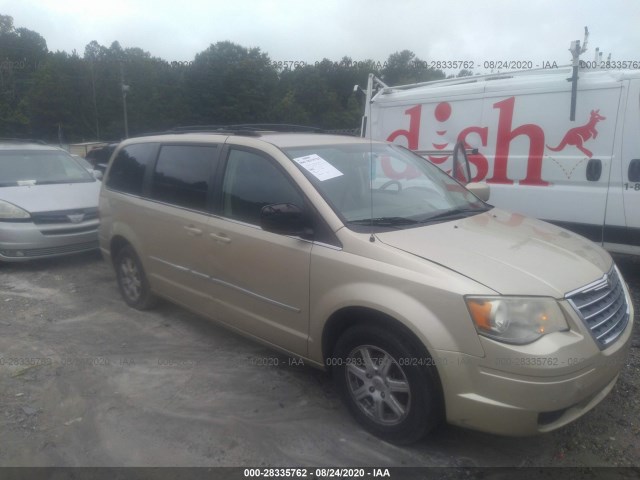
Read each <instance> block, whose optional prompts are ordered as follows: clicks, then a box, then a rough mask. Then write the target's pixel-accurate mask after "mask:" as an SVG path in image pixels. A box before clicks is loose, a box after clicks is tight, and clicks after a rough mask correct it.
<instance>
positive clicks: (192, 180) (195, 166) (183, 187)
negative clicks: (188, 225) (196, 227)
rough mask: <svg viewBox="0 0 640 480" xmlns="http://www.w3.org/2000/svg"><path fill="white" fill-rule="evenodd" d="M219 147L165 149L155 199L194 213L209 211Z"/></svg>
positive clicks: (160, 158) (153, 186) (154, 182)
mask: <svg viewBox="0 0 640 480" xmlns="http://www.w3.org/2000/svg"><path fill="white" fill-rule="evenodd" d="M216 151H217V147H216V146H211V145H208V146H203V145H164V146H163V147H162V148H161V149H160V154H159V155H158V162H157V163H156V169H155V171H154V172H153V179H152V181H151V182H152V183H151V198H153V199H155V200H159V201H161V202H166V203H170V204H172V205H177V206H179V207H185V208H190V209H193V210H200V211H206V210H207V193H208V191H209V185H210V184H211V176H212V172H213V169H214V167H215V165H214V161H215V159H216V158H217V154H216Z"/></svg>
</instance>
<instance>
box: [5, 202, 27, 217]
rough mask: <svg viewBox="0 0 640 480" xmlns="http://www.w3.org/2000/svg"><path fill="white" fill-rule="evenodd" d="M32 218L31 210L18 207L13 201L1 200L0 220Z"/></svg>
mask: <svg viewBox="0 0 640 480" xmlns="http://www.w3.org/2000/svg"><path fill="white" fill-rule="evenodd" d="M27 218H31V215H29V212H27V211H26V210H24V209H22V208H20V207H16V206H15V205H14V204H13V203H9V202H6V201H4V200H0V221H3V220H4V221H7V220H25V219H27Z"/></svg>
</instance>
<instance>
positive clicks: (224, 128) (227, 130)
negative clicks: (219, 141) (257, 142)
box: [141, 123, 326, 137]
mask: <svg viewBox="0 0 640 480" xmlns="http://www.w3.org/2000/svg"><path fill="white" fill-rule="evenodd" d="M264 132H283V133H284V132H297V133H305V132H306V133H326V130H324V129H322V128H318V127H309V126H306V125H293V124H287V123H239V124H230V125H185V126H178V127H173V128H170V129H168V130H165V131H163V132H149V133H144V134H141V136H144V137H148V136H152V135H167V134H171V133H174V134H175V133H185V134H186V133H212V134H216V133H217V134H222V135H224V134H227V135H246V136H252V137H254V136H255V137H258V136H260V135H261V134H262V133H264Z"/></svg>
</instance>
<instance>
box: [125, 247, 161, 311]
mask: <svg viewBox="0 0 640 480" xmlns="http://www.w3.org/2000/svg"><path fill="white" fill-rule="evenodd" d="M115 270H116V276H117V278H118V287H120V293H121V294H122V298H123V299H124V301H125V302H126V303H127V305H129V306H130V307H133V308H136V309H138V310H147V309H149V308H152V307H153V306H154V305H155V304H156V300H157V299H156V297H155V295H153V294H152V293H151V289H150V288H149V282H148V281H147V277H146V275H145V273H144V269H143V268H142V263H140V259H139V258H138V255H136V252H135V251H134V250H133V248H132V247H131V246H129V245H127V246H125V247H122V249H121V250H120V251H119V252H118V254H117V255H116V259H115Z"/></svg>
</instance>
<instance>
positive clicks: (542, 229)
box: [100, 130, 633, 443]
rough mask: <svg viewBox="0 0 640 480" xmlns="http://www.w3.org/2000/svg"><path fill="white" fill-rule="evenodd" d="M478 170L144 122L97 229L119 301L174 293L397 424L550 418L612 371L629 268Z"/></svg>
mask: <svg viewBox="0 0 640 480" xmlns="http://www.w3.org/2000/svg"><path fill="white" fill-rule="evenodd" d="M460 152H462V153H460ZM458 154H461V155H462V156H463V157H464V152H463V151H462V150H458V152H457V153H456V155H458ZM456 160H457V159H456ZM461 161H462V160H461ZM467 187H468V189H467V188H465V187H463V186H462V185H461V184H460V183H458V182H457V181H456V180H454V179H453V178H451V177H450V176H448V175H447V174H445V173H443V172H442V171H441V170H439V169H438V168H437V167H435V166H433V165H432V164H430V163H429V162H428V161H426V160H424V159H423V158H422V157H420V156H418V155H416V154H414V153H412V152H410V151H409V150H407V149H404V148H402V147H400V146H397V145H392V144H388V143H385V142H371V141H368V140H365V139H361V138H354V137H346V136H337V135H324V134H317V133H278V132H267V131H244V130H237V131H232V130H230V131H226V132H224V131H217V132H196V133H194V132H188V131H184V132H180V133H170V134H162V135H155V136H146V137H140V138H132V139H129V140H126V141H124V142H122V143H121V144H120V145H119V146H118V148H117V149H116V151H115V152H114V154H113V156H112V158H111V161H110V163H109V167H108V169H107V171H106V175H105V178H104V181H103V186H102V190H101V196H100V219H101V224H100V245H101V250H102V252H103V254H104V256H105V258H107V259H109V260H110V261H111V262H112V263H113V266H114V268H115V271H116V275H117V281H118V284H119V287H120V291H121V293H122V296H123V298H124V300H125V301H126V302H127V304H129V305H130V306H132V307H134V308H138V309H145V308H149V307H151V306H152V305H153V303H154V299H155V298H157V297H163V298H166V299H169V300H171V301H173V302H175V303H177V304H180V305H182V306H184V307H186V308H188V309H190V310H193V311H195V312H198V313H199V314H202V315H205V316H207V317H210V318H212V319H215V320H216V321H218V322H221V323H222V324H224V325H226V326H228V327H230V328H232V329H234V330H236V331H238V332H241V333H242V334H244V335H247V336H249V337H252V338H255V339H256V340H259V341H261V342H263V343H266V344H268V345H270V346H272V347H274V348H277V349H279V350H281V351H283V352H286V353H287V354H289V355H292V356H296V357H300V358H302V359H304V361H305V362H309V363H311V364H313V365H314V366H317V367H319V368H323V369H327V370H329V371H330V372H331V374H332V375H333V378H334V379H335V383H336V385H337V387H338V389H339V391H340V392H341V394H342V396H343V398H344V401H345V403H346V405H347V406H348V408H349V409H350V411H351V412H352V413H353V415H354V416H355V418H356V419H357V420H358V421H359V422H360V423H361V424H362V425H363V426H364V427H365V428H366V429H368V430H369V431H370V432H372V433H374V434H376V435H378V436H380V437H382V438H384V439H386V440H388V441H392V442H395V443H409V442H412V441H416V440H417V439H419V438H421V437H422V436H424V435H425V434H426V433H427V432H429V431H430V430H431V429H432V428H433V427H434V426H435V425H437V424H438V422H439V421H441V420H446V421H448V422H449V423H451V424H455V425H460V426H464V427H468V428H473V429H477V430H482V431H486V432H493V433H498V434H504V435H530V434H536V433H540V432H548V431H551V430H553V429H555V428H558V427H561V426H562V425H565V424H567V423H568V422H571V421H572V420H575V419H576V418H578V417H580V416H581V415H583V414H584V413H586V412H587V411H588V410H590V409H591V408H593V407H594V406H595V405H597V404H598V403H599V402H600V401H601V400H602V399H603V398H604V397H605V396H606V395H607V394H608V393H609V391H610V390H611V389H612V388H613V386H614V384H615V382H616V380H617V378H618V374H619V372H620V369H621V368H622V366H623V365H624V362H625V358H626V354H627V351H628V348H629V345H630V339H631V330H632V324H633V320H632V319H633V307H632V303H631V299H630V296H629V292H628V289H627V286H626V284H625V282H624V280H623V278H622V276H621V275H620V272H619V271H618V269H617V268H616V266H615V265H614V263H613V261H612V259H611V257H610V256H609V254H607V253H606V252H605V251H604V250H603V249H601V248H600V247H599V246H597V245H595V244H594V243H591V242H590V241H588V240H586V239H584V238H582V237H580V236H578V235H576V234H574V233H571V232H568V231H566V230H563V229H562V228H559V227H556V226H553V225H550V224H547V223H544V222H541V221H538V220H534V219H530V218H526V217H524V216H522V215H518V214H514V213H510V212H507V211H504V210H499V209H496V208H493V207H492V206H491V205H489V204H487V203H485V201H486V200H487V199H488V194H489V192H488V187H487V186H486V185H484V186H482V185H477V184H470V185H468V186H467ZM472 192H475V194H474V193H472Z"/></svg>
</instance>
